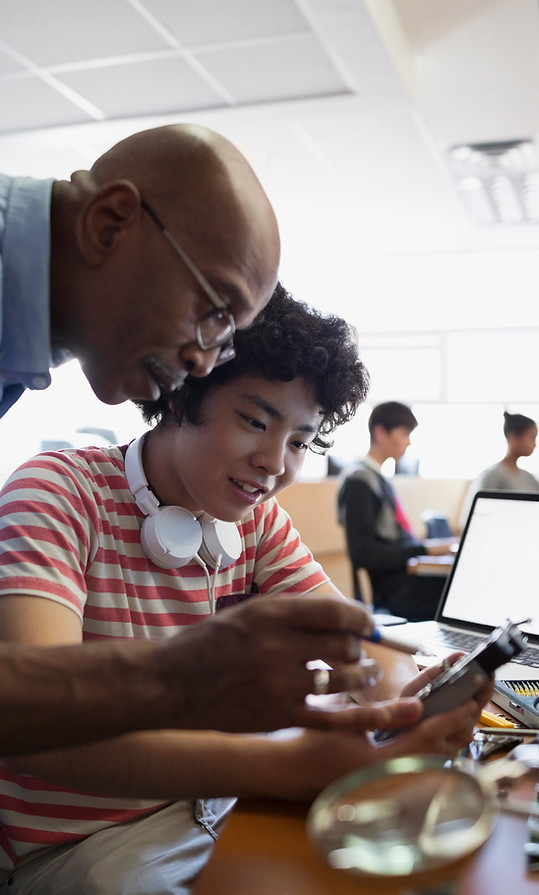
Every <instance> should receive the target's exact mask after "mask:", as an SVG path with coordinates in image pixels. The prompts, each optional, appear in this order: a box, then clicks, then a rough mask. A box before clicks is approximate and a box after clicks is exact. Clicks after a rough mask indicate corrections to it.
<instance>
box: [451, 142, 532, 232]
mask: <svg viewBox="0 0 539 895" xmlns="http://www.w3.org/2000/svg"><path fill="white" fill-rule="evenodd" d="M446 157H447V161H448V163H449V167H450V170H451V175H452V178H453V181H454V183H455V185H456V187H457V190H458V191H459V194H460V196H461V198H462V200H463V202H464V204H465V206H466V208H467V210H468V213H469V214H470V216H471V218H472V220H473V221H475V223H477V224H481V225H487V226H488V225H496V224H498V225H499V224H502V225H506V226H511V225H515V224H539V146H538V144H537V142H536V141H535V140H531V139H529V140H528V139H526V140H504V141H499V142H495V143H470V144H463V145H461V146H452V147H451V148H450V149H448V150H447V151H446Z"/></svg>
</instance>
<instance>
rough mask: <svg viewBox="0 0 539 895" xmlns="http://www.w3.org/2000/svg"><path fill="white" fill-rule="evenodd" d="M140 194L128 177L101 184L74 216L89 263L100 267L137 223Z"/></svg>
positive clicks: (139, 210)
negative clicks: (76, 215) (104, 184)
mask: <svg viewBox="0 0 539 895" xmlns="http://www.w3.org/2000/svg"><path fill="white" fill-rule="evenodd" d="M141 214H142V207H141V198H140V193H139V191H138V189H137V187H136V186H135V185H134V184H133V183H131V182H130V181H129V180H117V181H115V182H114V183H108V184H106V186H103V187H100V188H99V189H97V190H96V191H95V193H94V194H93V195H92V196H91V197H90V199H89V200H88V201H87V202H86V204H85V205H84V207H83V208H82V209H81V211H80V213H79V216H78V219H77V231H76V236H77V243H78V246H79V249H80V251H81V253H82V255H83V257H84V259H85V261H86V263H87V264H88V265H90V266H91V267H99V266H100V265H101V264H102V263H103V262H104V261H105V260H106V258H107V257H108V256H109V255H111V254H112V253H113V252H115V251H116V250H117V249H118V247H119V246H120V245H121V243H122V241H123V240H124V239H125V238H126V237H129V235H130V234H131V232H132V229H133V227H134V226H135V225H137V224H139V223H140V218H141Z"/></svg>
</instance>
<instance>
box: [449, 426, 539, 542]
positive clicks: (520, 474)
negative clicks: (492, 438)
mask: <svg viewBox="0 0 539 895" xmlns="http://www.w3.org/2000/svg"><path fill="white" fill-rule="evenodd" d="M503 419H504V422H503V434H504V435H505V438H506V441H507V453H506V454H505V457H504V458H503V460H500V461H499V462H498V463H494V465H493V466H489V467H488V469H485V470H484V471H483V472H482V473H481V474H480V475H479V476H478V477H477V478H476V479H474V481H473V482H472V483H471V485H470V487H469V489H468V492H467V494H466V498H465V500H464V503H463V506H462V510H461V513H460V527H461V529H463V528H464V526H465V525H466V519H467V518H468V513H469V512H470V507H471V505H472V501H473V498H474V494H476V492H477V491H484V490H489V491H539V481H538V480H537V479H536V478H535V476H534V475H532V474H531V472H528V471H527V470H526V469H521V468H520V466H519V465H518V461H519V460H520V458H521V457H531V455H532V454H533V452H534V450H535V445H536V442H537V424H536V422H535V420H532V419H531V418H530V417H529V416H524V414H522V413H508V412H507V410H505V411H504V414H503Z"/></svg>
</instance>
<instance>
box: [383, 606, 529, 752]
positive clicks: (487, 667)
mask: <svg viewBox="0 0 539 895" xmlns="http://www.w3.org/2000/svg"><path fill="white" fill-rule="evenodd" d="M525 644H526V636H525V635H524V634H522V632H521V631H520V630H519V628H518V626H517V625H516V624H514V623H513V622H512V621H509V619H508V620H507V622H506V623H505V624H504V625H500V627H499V628H495V630H494V631H493V632H492V633H491V634H490V635H489V636H488V637H487V638H486V639H485V640H483V641H481V643H479V644H478V646H476V648H475V649H474V650H472V652H471V653H468V654H467V655H466V656H463V657H462V658H461V659H458V660H457V661H456V662H455V664H454V665H452V666H451V667H450V668H448V669H447V671H443V672H442V674H440V675H439V676H438V677H437V678H435V680H433V681H431V682H430V683H429V684H427V686H426V687H423V689H422V690H420V691H419V693H417V694H416V695H417V696H418V697H419V699H421V701H422V703H423V706H424V711H423V719H422V720H424V719H425V718H430V717H431V716H432V715H436V714H438V713H439V712H446V711H448V710H449V709H452V708H455V707H456V706H457V705H460V704H461V703H463V702H465V701H466V700H467V699H471V698H472V697H473V696H475V694H476V693H478V692H479V690H480V689H481V687H483V685H484V684H486V682H487V681H488V680H489V679H490V678H491V676H492V674H493V672H494V671H495V670H496V669H497V668H499V667H500V665H504V664H505V663H506V662H509V661H510V660H511V659H512V658H513V657H514V656H516V655H518V654H519V653H520V652H521V651H522V650H523V649H524V646H525ZM397 733H398V731H395V730H379V731H376V733H375V739H376V740H377V741H380V740H385V739H389V738H390V737H393V736H395V735H396V734H397Z"/></svg>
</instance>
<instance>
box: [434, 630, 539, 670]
mask: <svg viewBox="0 0 539 895" xmlns="http://www.w3.org/2000/svg"><path fill="white" fill-rule="evenodd" d="M429 639H432V640H434V642H435V643H443V645H444V646H449V647H452V648H453V649H459V650H463V652H467V653H469V652H471V650H473V649H475V647H476V646H477V644H478V643H480V642H481V641H482V640H484V637H483V636H482V635H479V634H471V633H470V632H467V631H447V630H445V629H444V628H438V630H437V632H436V633H435V634H434V636H433V637H432V638H429ZM511 662H516V663H517V665H528V666H530V667H531V668H539V649H538V648H537V647H535V646H526V647H524V649H523V650H522V652H521V653H519V655H518V656H515V657H514V658H513V659H511Z"/></svg>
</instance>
